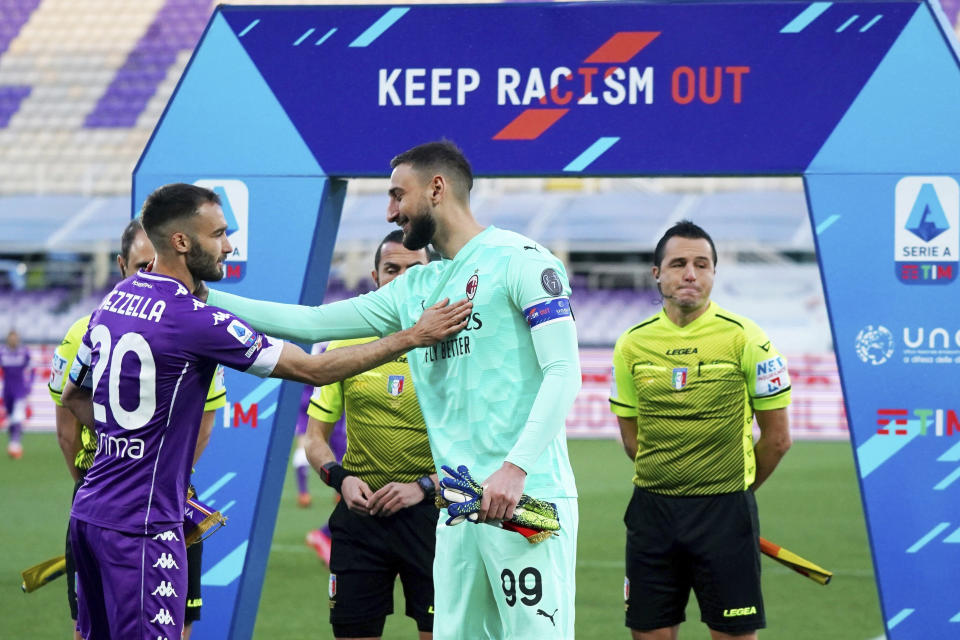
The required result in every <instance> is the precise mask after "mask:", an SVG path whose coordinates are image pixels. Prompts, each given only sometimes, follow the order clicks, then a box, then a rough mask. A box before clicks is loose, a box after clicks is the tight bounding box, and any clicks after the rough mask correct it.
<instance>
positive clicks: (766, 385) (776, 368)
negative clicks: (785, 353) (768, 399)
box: [754, 356, 790, 398]
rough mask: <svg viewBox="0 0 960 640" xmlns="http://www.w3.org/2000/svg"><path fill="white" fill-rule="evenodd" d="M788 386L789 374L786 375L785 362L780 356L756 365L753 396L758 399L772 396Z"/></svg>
mask: <svg viewBox="0 0 960 640" xmlns="http://www.w3.org/2000/svg"><path fill="white" fill-rule="evenodd" d="M789 386H790V374H789V373H787V361H786V360H784V359H783V358H782V357H781V356H777V357H776V358H770V359H769V360H764V361H762V362H758V363H757V381H756V383H755V385H754V396H756V397H758V398H762V397H764V396H772V395H774V394H776V393H780V392H781V391H783V390H784V389H786V388H787V387H789Z"/></svg>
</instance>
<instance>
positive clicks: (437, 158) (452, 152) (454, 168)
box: [390, 140, 473, 201]
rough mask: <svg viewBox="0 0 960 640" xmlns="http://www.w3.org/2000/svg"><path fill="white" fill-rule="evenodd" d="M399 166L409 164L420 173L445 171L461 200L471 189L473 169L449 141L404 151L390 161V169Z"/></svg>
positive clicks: (457, 148) (418, 146)
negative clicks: (452, 181) (450, 176)
mask: <svg viewBox="0 0 960 640" xmlns="http://www.w3.org/2000/svg"><path fill="white" fill-rule="evenodd" d="M401 164H409V165H410V166H411V167H413V169H414V170H415V171H418V172H420V173H425V172H434V171H440V172H444V171H446V172H447V173H448V175H450V174H453V176H452V177H453V178H454V183H455V185H454V187H455V190H456V191H457V192H458V194H457V195H459V196H460V199H461V200H464V201H466V200H467V198H468V197H469V194H470V190H471V189H473V169H472V168H471V167H470V162H469V161H468V160H467V157H466V156H465V155H463V151H461V150H460V148H459V147H458V146H457V145H455V144H454V143H453V142H451V141H450V140H438V141H436V142H427V143H424V144H421V145H417V146H416V147H414V148H413V149H410V150H408V151H404V152H403V153H401V154H400V155H398V156H396V157H394V159H393V160H391V161H390V168H391V169H396V168H397V167H398V166H399V165H401Z"/></svg>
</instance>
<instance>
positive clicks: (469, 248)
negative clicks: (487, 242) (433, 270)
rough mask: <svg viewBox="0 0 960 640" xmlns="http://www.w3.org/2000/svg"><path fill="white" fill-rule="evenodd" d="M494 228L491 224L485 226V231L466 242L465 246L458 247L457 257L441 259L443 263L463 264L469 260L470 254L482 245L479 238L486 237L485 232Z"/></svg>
mask: <svg viewBox="0 0 960 640" xmlns="http://www.w3.org/2000/svg"><path fill="white" fill-rule="evenodd" d="M494 228H495V227H494V226H493V225H492V224H490V225H487V227H486V229H484V230H483V231H481V232H480V233H478V234H477V235H475V236H473V237H472V238H470V239H469V240H467V244H465V245H463V246H462V247H460V251H457V255H455V256H454V257H452V258H443V260H444V262H458V261H459V262H463V261H464V260H466V259H467V258H469V257H470V254H472V253H473V252H474V251H475V250H476V249H477V248H478V247H480V246H481V245H482V244H483V243H482V242H481V241H480V238H481V237H482V236H485V235H487V232H489V231H492V230H493V229H494Z"/></svg>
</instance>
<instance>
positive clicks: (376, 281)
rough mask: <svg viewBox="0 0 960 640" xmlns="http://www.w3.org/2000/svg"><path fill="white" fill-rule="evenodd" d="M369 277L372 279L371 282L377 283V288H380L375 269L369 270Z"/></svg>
mask: <svg viewBox="0 0 960 640" xmlns="http://www.w3.org/2000/svg"><path fill="white" fill-rule="evenodd" d="M370 278H371V279H372V280H373V284H375V285H377V288H378V289H379V288H380V277H379V276H378V275H377V270H376V269H371V270H370Z"/></svg>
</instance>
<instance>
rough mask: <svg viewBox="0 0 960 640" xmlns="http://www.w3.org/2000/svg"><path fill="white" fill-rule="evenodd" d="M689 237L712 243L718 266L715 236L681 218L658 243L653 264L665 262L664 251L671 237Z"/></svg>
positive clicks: (714, 261)
mask: <svg viewBox="0 0 960 640" xmlns="http://www.w3.org/2000/svg"><path fill="white" fill-rule="evenodd" d="M673 237H677V238H687V239H688V240H697V239H700V238H702V239H704V240H706V241H707V242H708V243H709V244H710V251H711V252H712V253H713V266H714V267H716V266H717V248H716V247H715V246H714V244H713V238H711V237H710V234H709V233H707V232H706V231H704V230H703V229H702V228H701V227H700V226H698V225H695V224H694V223H692V222H691V221H689V220H681V221H680V222H678V223H676V224H675V225H673V226H672V227H670V228H669V229H667V231H666V233H664V234H663V237H662V238H660V241H659V242H658V243H657V248H656V249H654V251H653V264H654V265H655V266H657V267H659V266H660V263H661V262H663V253H664V251H665V250H666V246H667V240H669V239H670V238H673Z"/></svg>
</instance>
